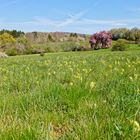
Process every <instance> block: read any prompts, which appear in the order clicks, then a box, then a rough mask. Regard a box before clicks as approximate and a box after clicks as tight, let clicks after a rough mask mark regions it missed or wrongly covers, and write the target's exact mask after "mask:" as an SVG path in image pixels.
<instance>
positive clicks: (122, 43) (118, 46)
mask: <svg viewBox="0 0 140 140" xmlns="http://www.w3.org/2000/svg"><path fill="white" fill-rule="evenodd" d="M127 44H128V42H127V41H126V40H124V39H119V40H117V42H116V43H115V44H114V45H113V47H112V51H125V50H126V48H127Z"/></svg>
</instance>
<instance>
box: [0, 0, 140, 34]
mask: <svg viewBox="0 0 140 140" xmlns="http://www.w3.org/2000/svg"><path fill="white" fill-rule="evenodd" d="M123 27H127V28H133V27H140V0H0V29H3V28H4V29H17V30H22V31H25V32H30V31H42V32H54V31H64V32H79V33H94V32H97V31H100V30H109V29H111V28H123Z"/></svg>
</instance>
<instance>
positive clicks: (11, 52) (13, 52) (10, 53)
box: [6, 47, 18, 56]
mask: <svg viewBox="0 0 140 140" xmlns="http://www.w3.org/2000/svg"><path fill="white" fill-rule="evenodd" d="M6 54H7V55H8V56H16V55H18V52H17V50H16V48H13V47H12V48H10V49H7V50H6Z"/></svg>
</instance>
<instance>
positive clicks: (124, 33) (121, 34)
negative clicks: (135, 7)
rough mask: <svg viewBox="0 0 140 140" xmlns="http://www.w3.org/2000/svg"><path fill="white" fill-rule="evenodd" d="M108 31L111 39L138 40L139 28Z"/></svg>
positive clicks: (139, 37)
mask: <svg viewBox="0 0 140 140" xmlns="http://www.w3.org/2000/svg"><path fill="white" fill-rule="evenodd" d="M110 33H111V34H112V39H113V40H118V39H126V40H129V41H135V42H140V29H139V28H133V29H127V28H118V29H112V30H110Z"/></svg>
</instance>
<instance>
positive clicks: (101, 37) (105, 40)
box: [90, 31, 112, 50]
mask: <svg viewBox="0 0 140 140" xmlns="http://www.w3.org/2000/svg"><path fill="white" fill-rule="evenodd" d="M90 44H91V48H93V49H95V50H96V49H105V48H109V47H111V44H112V36H111V34H110V33H109V32H105V31H102V32H99V33H95V34H94V35H92V36H91V37H90Z"/></svg>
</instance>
